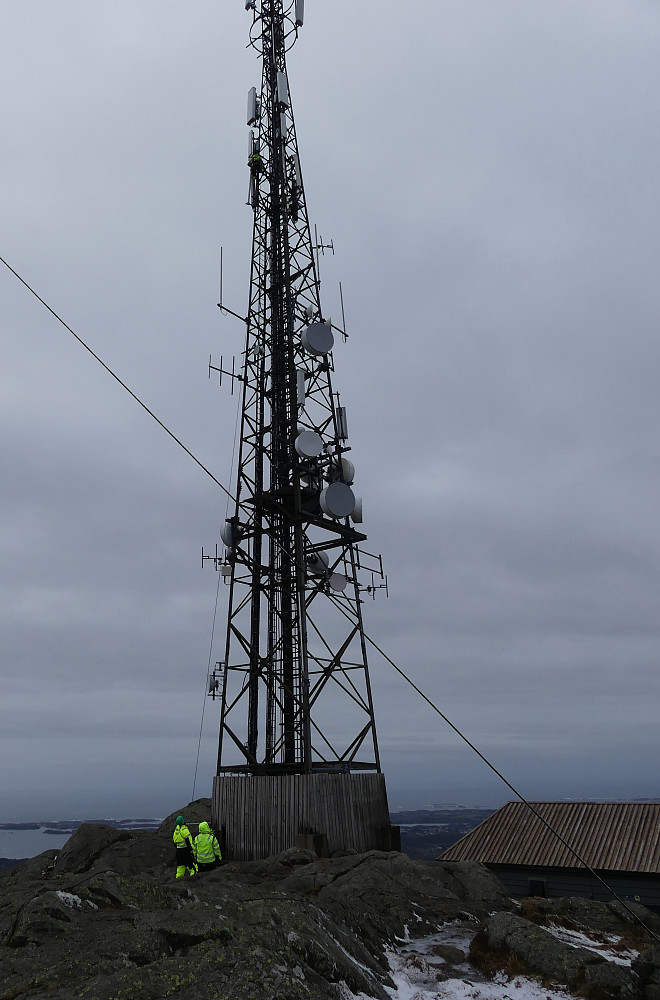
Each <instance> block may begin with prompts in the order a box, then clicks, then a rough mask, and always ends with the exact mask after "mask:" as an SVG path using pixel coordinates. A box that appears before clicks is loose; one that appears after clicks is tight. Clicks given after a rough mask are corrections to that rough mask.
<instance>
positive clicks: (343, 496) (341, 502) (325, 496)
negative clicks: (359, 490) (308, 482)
mask: <svg viewBox="0 0 660 1000" xmlns="http://www.w3.org/2000/svg"><path fill="white" fill-rule="evenodd" d="M319 503H320V504H321V510H322V511H323V513H324V514H327V515H328V517H335V518H339V517H348V516H349V514H352V513H353V511H354V510H355V496H354V494H353V490H352V489H351V488H350V486H347V485H346V483H330V485H329V486H326V488H325V489H324V490H322V491H321V496H320V497H319Z"/></svg>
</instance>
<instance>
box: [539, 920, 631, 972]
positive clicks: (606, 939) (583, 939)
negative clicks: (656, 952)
mask: <svg viewBox="0 0 660 1000" xmlns="http://www.w3.org/2000/svg"><path fill="white" fill-rule="evenodd" d="M545 929H546V930H547V931H550V933H551V934H552V935H553V937H556V938H558V939H559V940H560V941H563V942H564V943H565V944H570V945H573V947H574V948H588V949H589V951H594V952H596V954H597V955H602V957H603V958H605V959H606V960H607V961H608V962H614V964H615V965H627V966H630V963H631V962H632V961H633V959H635V958H637V956H638V955H639V952H638V951H635V950H634V948H626V949H625V950H622V951H614V950H613V949H612V948H611V947H610V948H608V947H607V946H608V944H609V945H617V944H618V943H619V942H620V940H621V938H620V937H619V936H618V935H617V934H603V935H602V939H601V940H600V941H597V940H594V938H590V937H587V935H586V934H584V933H583V932H582V931H571V930H568V928H566V927H559V926H557V925H556V924H547V925H545Z"/></svg>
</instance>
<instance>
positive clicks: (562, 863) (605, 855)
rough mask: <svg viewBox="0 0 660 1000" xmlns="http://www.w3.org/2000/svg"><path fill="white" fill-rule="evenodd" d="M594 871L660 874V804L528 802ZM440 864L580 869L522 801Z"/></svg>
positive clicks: (476, 831)
mask: <svg viewBox="0 0 660 1000" xmlns="http://www.w3.org/2000/svg"><path fill="white" fill-rule="evenodd" d="M531 805H533V806H534V809H535V810H536V811H537V812H538V813H539V815H540V816H542V817H543V819H544V820H545V821H546V822H547V823H549V824H550V826H552V827H553V829H555V830H556V831H557V833H558V834H560V836H561V837H563V839H564V840H565V841H566V843H568V844H570V845H571V847H572V848H573V850H575V851H577V853H578V854H579V855H580V857H581V858H583V860H584V861H585V862H586V863H587V864H588V865H589V866H590V867H591V868H594V869H596V870H597V871H620V872H639V873H643V874H660V802H532V803H531ZM438 860H439V861H480V862H481V863H482V864H486V865H520V866H525V867H542V868H582V865H581V864H580V862H579V861H578V860H577V858H576V857H575V856H574V855H573V854H571V852H570V851H569V849H568V848H567V847H565V846H564V844H562V842H561V841H560V840H558V838H557V837H555V836H554V835H553V834H552V833H551V832H550V830H548V829H547V827H545V826H544V825H543V823H542V822H541V821H540V820H539V819H538V818H537V817H536V816H535V815H534V813H532V812H531V811H530V810H529V809H528V808H527V806H526V805H525V803H524V802H507V803H506V804H505V805H503V806H502V807H501V808H500V809H498V810H497V812H494V813H493V814H492V816H489V817H488V819H485V820H484V822H483V823H480V824H479V826H477V827H475V829H474V830H472V831H471V832H470V833H467V834H466V835H465V836H464V837H462V838H461V839H460V840H459V841H457V843H455V844H454V845H453V846H452V847H449V848H448V849H447V850H446V851H444V852H443V853H442V854H441V855H440V857H439V858H438Z"/></svg>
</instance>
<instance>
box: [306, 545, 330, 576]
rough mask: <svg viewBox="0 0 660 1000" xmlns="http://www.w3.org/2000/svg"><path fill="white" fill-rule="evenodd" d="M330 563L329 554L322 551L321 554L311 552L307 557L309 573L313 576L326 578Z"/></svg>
mask: <svg viewBox="0 0 660 1000" xmlns="http://www.w3.org/2000/svg"><path fill="white" fill-rule="evenodd" d="M329 562H330V560H329V559H328V554H327V552H324V551H323V550H322V549H321V551H320V552H310V553H309V555H308V556H307V572H308V573H310V574H311V576H325V573H326V570H327V569H328V563H329ZM333 576H334V574H333Z"/></svg>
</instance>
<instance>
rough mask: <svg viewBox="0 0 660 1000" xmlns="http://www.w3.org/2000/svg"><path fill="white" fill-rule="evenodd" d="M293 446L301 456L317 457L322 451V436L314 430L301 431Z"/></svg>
mask: <svg viewBox="0 0 660 1000" xmlns="http://www.w3.org/2000/svg"><path fill="white" fill-rule="evenodd" d="M294 447H295V449H296V451H297V452H298V454H299V455H300V457H301V458H318V457H319V455H320V454H321V452H322V451H323V438H322V437H321V435H320V434H317V433H316V431H301V433H300V434H299V435H298V437H297V438H296V440H295V445H294Z"/></svg>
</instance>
